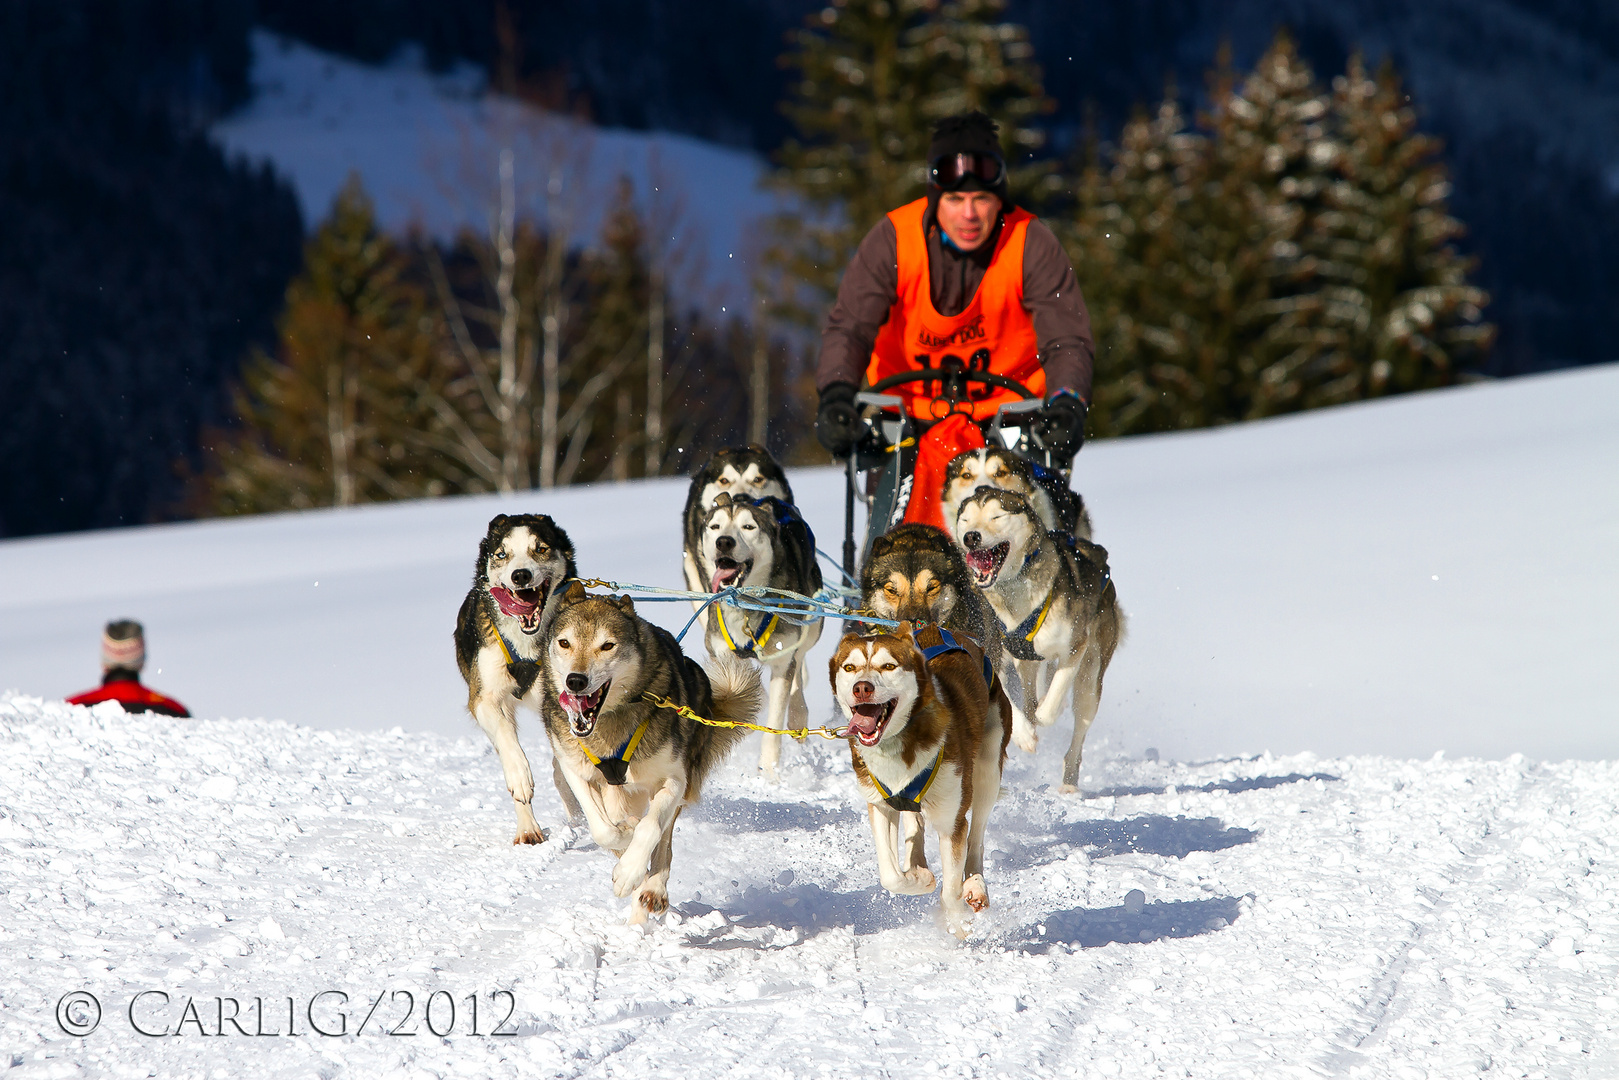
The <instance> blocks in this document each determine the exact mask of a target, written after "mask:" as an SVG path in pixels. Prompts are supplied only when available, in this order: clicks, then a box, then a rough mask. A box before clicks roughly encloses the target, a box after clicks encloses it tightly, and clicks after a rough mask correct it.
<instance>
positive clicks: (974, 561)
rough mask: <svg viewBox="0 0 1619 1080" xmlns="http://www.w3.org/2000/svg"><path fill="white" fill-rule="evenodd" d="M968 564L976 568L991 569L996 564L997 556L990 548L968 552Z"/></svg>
mask: <svg viewBox="0 0 1619 1080" xmlns="http://www.w3.org/2000/svg"><path fill="white" fill-rule="evenodd" d="M967 565H968V566H970V567H972V568H973V569H974V570H989V569H991V568H993V567H994V565H995V556H994V554H993V553H992V552H991V551H990V550H989V549H988V548H979V549H978V550H977V551H969V552H967Z"/></svg>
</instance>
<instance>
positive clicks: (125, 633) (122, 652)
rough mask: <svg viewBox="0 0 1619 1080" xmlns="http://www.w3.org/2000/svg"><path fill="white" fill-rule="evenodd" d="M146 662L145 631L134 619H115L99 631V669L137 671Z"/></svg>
mask: <svg viewBox="0 0 1619 1080" xmlns="http://www.w3.org/2000/svg"><path fill="white" fill-rule="evenodd" d="M145 664H146V632H145V631H144V630H142V629H141V624H140V623H138V622H136V621H135V620H134V619H116V620H114V621H112V622H110V623H108V624H107V628H106V629H105V630H103V631H102V632H101V669H102V670H103V671H111V670H112V669H114V668H123V669H124V670H126V671H139V670H140V669H141V668H142V667H143V666H145Z"/></svg>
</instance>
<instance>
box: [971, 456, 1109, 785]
mask: <svg viewBox="0 0 1619 1080" xmlns="http://www.w3.org/2000/svg"><path fill="white" fill-rule="evenodd" d="M951 532H952V534H953V535H954V537H955V540H956V543H958V544H960V545H961V549H962V552H963V554H964V556H965V558H966V560H967V568H968V569H969V570H971V571H972V574H973V579H974V581H975V583H976V584H977V585H978V587H979V588H980V589H982V590H983V592H984V596H985V598H987V599H988V600H989V603H990V606H991V607H992V608H994V609H995V614H996V616H997V617H998V618H999V619H1000V621H1001V626H1002V627H1003V628H1004V629H1005V632H1006V636H1005V638H1004V639H1003V640H1004V648H1005V650H1006V652H1007V654H1009V656H1010V657H1011V663H1012V664H1013V665H1014V666H1015V668H1016V670H1017V673H1018V679H1019V681H1021V682H1022V684H1023V715H1021V716H1020V715H1017V714H1015V713H1014V715H1013V730H1012V741H1013V742H1015V743H1017V744H1018V747H1019V748H1020V749H1023V750H1027V751H1029V752H1030V753H1033V751H1034V748H1035V745H1036V743H1037V742H1038V741H1039V734H1038V733H1037V732H1036V731H1035V727H1036V726H1038V727H1049V726H1051V725H1052V724H1054V723H1056V721H1057V717H1058V716H1059V715H1060V714H1061V712H1062V707H1063V702H1064V699H1065V698H1066V697H1068V695H1069V692H1070V690H1071V691H1072V693H1073V712H1074V736H1073V740H1072V741H1071V742H1070V744H1069V747H1068V753H1067V754H1066V755H1064V757H1063V769H1062V788H1061V790H1063V791H1065V792H1072V791H1076V790H1078V784H1079V766H1080V760H1081V756H1082V754H1083V751H1084V746H1085V734H1086V732H1088V731H1089V730H1090V726H1091V722H1092V721H1093V720H1095V719H1096V710H1097V706H1098V705H1099V704H1100V702H1101V698H1102V676H1103V675H1104V674H1105V673H1106V672H1107V665H1108V662H1109V661H1111V660H1112V659H1113V652H1114V650H1115V649H1117V648H1118V645H1119V642H1120V640H1121V639H1122V638H1123V636H1124V615H1123V613H1122V612H1121V611H1120V610H1119V605H1118V591H1117V589H1115V587H1114V585H1113V575H1112V573H1111V571H1109V569H1108V565H1107V550H1106V549H1105V548H1103V547H1101V546H1100V545H1098V544H1093V543H1091V542H1090V541H1088V540H1084V539H1079V538H1075V537H1072V536H1071V535H1070V534H1067V533H1060V532H1049V531H1047V529H1046V527H1045V523H1044V522H1043V521H1041V520H1040V515H1039V514H1038V513H1037V512H1036V511H1035V509H1034V507H1032V506H1031V505H1030V504H1029V502H1028V500H1026V499H1024V498H1023V496H1021V495H1018V494H1017V493H1015V492H1011V491H1002V490H1000V489H999V488H980V489H978V490H977V491H976V492H974V493H973V494H971V495H969V496H967V498H966V499H965V500H964V501H963V502H962V504H961V506H960V508H959V509H957V511H956V514H955V520H954V521H953V522H952V524H951ZM1070 541H1072V542H1071V543H1070ZM1037 679H1044V680H1045V682H1044V685H1045V691H1044V692H1043V693H1040V694H1038V695H1037V694H1036V692H1035V691H1036V687H1037V685H1040V684H1037V682H1036V680H1037ZM1037 698H1038V700H1036V699H1037ZM1029 719H1032V720H1033V724H1032V725H1031V724H1030V723H1029ZM1020 720H1021V721H1022V723H1019V721H1020Z"/></svg>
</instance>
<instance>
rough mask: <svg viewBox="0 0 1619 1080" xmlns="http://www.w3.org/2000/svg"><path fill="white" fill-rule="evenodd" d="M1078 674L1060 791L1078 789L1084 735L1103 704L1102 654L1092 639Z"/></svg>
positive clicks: (1080, 663)
mask: <svg viewBox="0 0 1619 1080" xmlns="http://www.w3.org/2000/svg"><path fill="white" fill-rule="evenodd" d="M1074 667H1075V670H1076V671H1077V672H1078V676H1077V677H1076V678H1075V679H1074V738H1073V741H1072V742H1070V743H1069V744H1068V753H1066V754H1064V755H1063V759H1062V787H1060V788H1058V790H1059V791H1061V792H1064V793H1065V794H1073V793H1074V792H1077V791H1078V790H1079V765H1080V762H1081V761H1082V760H1084V751H1085V736H1086V735H1087V734H1088V733H1089V732H1090V730H1091V721H1093V720H1095V719H1096V710H1097V708H1098V706H1100V705H1101V703H1102V657H1101V654H1100V650H1099V649H1098V648H1097V647H1096V643H1095V642H1094V641H1093V642H1092V643H1091V644H1089V645H1087V646H1086V648H1085V651H1084V652H1083V653H1081V654H1080V658H1079V663H1078V664H1076V665H1074Z"/></svg>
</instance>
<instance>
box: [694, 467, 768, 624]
mask: <svg viewBox="0 0 1619 1080" xmlns="http://www.w3.org/2000/svg"><path fill="white" fill-rule="evenodd" d="M721 495H742V496H746V497H747V498H750V499H762V498H764V497H765V496H767V495H768V496H770V497H771V498H776V499H780V500H781V501H782V502H784V503H786V504H787V505H788V506H792V505H793V488H792V485H791V484H789V483H788V482H787V474H786V472H784V471H783V470H782V467H781V465H780V464H778V463H777V461H776V459H775V458H773V457H771V456H770V451H769V450H766V449H765V448H764V447H762V446H760V445H759V444H758V443H751V444H749V445H748V446H730V447H726V448H725V449H724V450H721V451H719V452H718V453H716V454H715V455H714V456H713V457H711V458H709V459H708V464H706V465H704V466H703V467H702V468H701V469H698V470H697V471H696V472H695V473H692V477H691V487H689V488H688V489H687V490H686V509H685V511H684V512H683V513H682V514H681V540H682V543H683V548H684V553H685V558H684V565H685V571H686V588H688V589H690V590H691V591H692V592H705V591H707V588H708V586H707V585H706V583H705V582H704V581H703V579H702V575H701V574H700V573H699V571H698V569H697V554H698V551H699V550H700V549H701V548H702V545H703V522H704V520H705V519H706V518H707V517H708V511H709V510H710V509H712V508H713V506H714V501H715V500H716V499H718V498H719V497H720V496H721ZM693 606H695V605H693Z"/></svg>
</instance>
